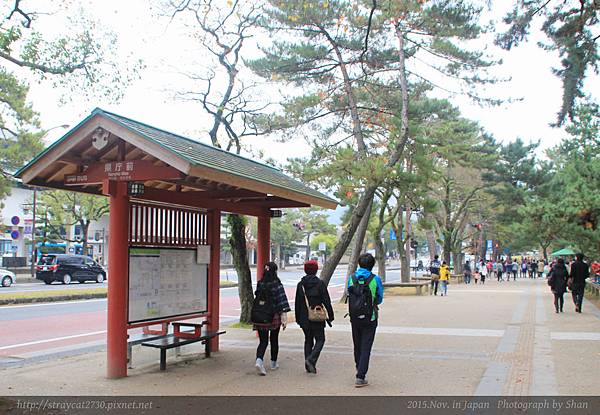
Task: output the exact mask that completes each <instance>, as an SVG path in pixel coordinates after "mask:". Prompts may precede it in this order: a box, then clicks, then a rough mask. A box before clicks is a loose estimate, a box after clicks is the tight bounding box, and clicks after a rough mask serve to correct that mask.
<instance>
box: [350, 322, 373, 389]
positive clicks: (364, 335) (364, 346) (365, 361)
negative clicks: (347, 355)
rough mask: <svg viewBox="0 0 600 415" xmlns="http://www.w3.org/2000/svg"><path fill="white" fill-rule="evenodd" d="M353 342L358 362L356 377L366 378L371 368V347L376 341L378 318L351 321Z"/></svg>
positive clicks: (355, 357)
mask: <svg viewBox="0 0 600 415" xmlns="http://www.w3.org/2000/svg"><path fill="white" fill-rule="evenodd" d="M351 324H352V342H353V343H354V363H355V364H356V377H357V378H359V379H364V378H365V376H366V375H367V371H368V370H369V359H370V358H371V348H372V347H373V342H374V341H375V331H376V330H377V320H375V321H370V322H368V323H364V322H351Z"/></svg>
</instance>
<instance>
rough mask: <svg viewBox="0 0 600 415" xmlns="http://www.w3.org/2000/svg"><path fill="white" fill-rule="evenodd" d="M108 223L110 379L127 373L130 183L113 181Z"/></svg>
mask: <svg viewBox="0 0 600 415" xmlns="http://www.w3.org/2000/svg"><path fill="white" fill-rule="evenodd" d="M108 187H109V189H107V190H108V192H107V193H109V194H110V213H109V224H108V232H109V235H110V237H109V239H108V253H109V255H108V321H107V358H108V359H107V369H106V375H107V377H109V378H122V377H125V376H127V286H128V283H127V280H128V273H129V269H128V264H129V261H128V256H129V235H128V230H129V198H128V196H127V183H126V182H112V183H110V184H109V186H108Z"/></svg>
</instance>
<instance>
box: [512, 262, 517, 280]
mask: <svg viewBox="0 0 600 415" xmlns="http://www.w3.org/2000/svg"><path fill="white" fill-rule="evenodd" d="M518 272H519V263H518V262H517V261H516V260H515V261H513V263H512V274H513V281H516V280H517V273H518Z"/></svg>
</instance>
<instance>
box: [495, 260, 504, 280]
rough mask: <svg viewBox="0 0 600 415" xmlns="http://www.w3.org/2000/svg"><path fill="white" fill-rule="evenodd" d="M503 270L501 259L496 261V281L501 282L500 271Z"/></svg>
mask: <svg viewBox="0 0 600 415" xmlns="http://www.w3.org/2000/svg"><path fill="white" fill-rule="evenodd" d="M503 270H504V266H503V265H502V261H499V262H498V266H497V270H496V277H498V282H502V271H503Z"/></svg>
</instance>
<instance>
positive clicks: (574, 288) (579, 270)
mask: <svg viewBox="0 0 600 415" xmlns="http://www.w3.org/2000/svg"><path fill="white" fill-rule="evenodd" d="M575 258H576V259H575V261H574V262H573V263H571V274H570V275H569V280H570V283H571V287H570V289H571V294H572V296H573V303H575V311H576V312H577V313H581V306H582V305H583V293H584V291H585V280H586V279H587V278H589V276H590V267H589V265H588V264H586V263H585V262H583V254H582V253H578V254H577V255H575ZM559 261H560V259H559Z"/></svg>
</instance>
